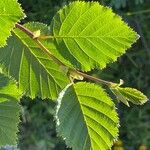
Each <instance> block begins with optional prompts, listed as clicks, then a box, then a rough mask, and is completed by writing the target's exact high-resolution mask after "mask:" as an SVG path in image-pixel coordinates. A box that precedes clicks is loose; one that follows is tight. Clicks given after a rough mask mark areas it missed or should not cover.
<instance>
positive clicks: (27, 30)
mask: <svg viewBox="0 0 150 150" xmlns="http://www.w3.org/2000/svg"><path fill="white" fill-rule="evenodd" d="M15 26H16V28H19V29H20V30H21V31H23V32H24V33H26V34H27V35H28V36H29V37H31V38H33V37H34V34H33V32H32V31H30V30H29V29H27V28H26V27H24V26H22V25H21V24H19V23H16V24H15Z"/></svg>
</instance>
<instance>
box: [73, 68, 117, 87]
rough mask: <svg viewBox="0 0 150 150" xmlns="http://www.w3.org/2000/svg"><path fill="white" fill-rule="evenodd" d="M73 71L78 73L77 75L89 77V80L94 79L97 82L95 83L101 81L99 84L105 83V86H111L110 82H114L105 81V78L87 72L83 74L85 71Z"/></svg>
mask: <svg viewBox="0 0 150 150" xmlns="http://www.w3.org/2000/svg"><path fill="white" fill-rule="evenodd" d="M75 73H76V74H78V75H81V76H83V77H84V78H86V79H89V80H91V81H94V82H97V83H101V84H104V85H107V86H112V84H116V83H113V82H109V81H105V80H102V79H99V78H96V77H93V76H90V75H88V74H85V73H83V72H80V71H77V70H75Z"/></svg>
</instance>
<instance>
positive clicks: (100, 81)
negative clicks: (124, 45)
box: [16, 23, 117, 87]
mask: <svg viewBox="0 0 150 150" xmlns="http://www.w3.org/2000/svg"><path fill="white" fill-rule="evenodd" d="M16 28H18V29H20V30H21V31H23V32H24V33H26V34H27V35H28V36H29V37H30V38H31V39H33V40H34V41H35V42H36V43H37V45H38V46H39V47H40V48H41V49H42V50H43V52H44V53H46V54H47V55H48V56H49V57H50V58H51V59H53V60H54V62H56V63H57V64H58V65H60V66H64V67H67V66H66V65H65V64H64V63H62V62H61V61H60V60H59V59H57V58H56V57H55V56H54V55H53V54H52V53H51V52H50V51H49V50H48V49H47V48H46V47H45V46H44V45H43V44H42V43H41V42H40V41H39V39H38V38H34V34H33V32H32V31H30V30H29V29H27V28H26V27H24V26H22V25H21V24H18V23H17V24H16ZM68 72H69V74H71V73H75V74H77V75H80V76H83V77H84V78H86V79H89V80H91V81H94V82H97V83H101V84H104V85H107V86H109V87H110V86H112V85H117V83H113V82H109V81H105V80H102V79H99V78H96V77H93V76H90V75H88V74H85V73H83V72H80V71H77V70H75V69H71V68H69V70H68Z"/></svg>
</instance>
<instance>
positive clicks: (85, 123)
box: [73, 86, 91, 150]
mask: <svg viewBox="0 0 150 150" xmlns="http://www.w3.org/2000/svg"><path fill="white" fill-rule="evenodd" d="M73 90H74V93H75V96H76V99H77V100H78V101H77V103H78V104H79V107H80V110H81V113H82V117H83V120H84V125H85V126H86V130H87V137H86V138H85V142H84V145H83V150H84V147H85V146H86V141H87V138H88V137H89V129H88V126H87V121H86V118H85V117H84V115H83V114H84V113H83V109H82V106H81V103H80V101H79V99H78V95H77V92H76V90H75V87H74V86H73ZM90 142H91V140H90ZM90 145H91V143H90Z"/></svg>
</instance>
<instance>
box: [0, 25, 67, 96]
mask: <svg viewBox="0 0 150 150" xmlns="http://www.w3.org/2000/svg"><path fill="white" fill-rule="evenodd" d="M25 26H26V27H28V28H29V29H30V30H31V31H37V30H39V29H40V30H41V31H40V32H41V34H44V33H46V32H48V30H47V26H46V25H44V24H40V23H29V24H26V25H25ZM14 32H15V34H14V35H13V37H12V38H10V39H9V41H8V46H7V47H4V48H2V49H0V63H2V64H3V68H5V70H6V72H8V74H9V75H11V76H12V77H14V78H15V79H16V80H17V81H18V84H19V88H20V89H21V90H22V91H24V92H25V94H26V95H27V96H30V97H31V98H35V97H36V96H39V97H41V98H50V99H56V98H57V96H58V93H59V92H60V91H61V90H62V89H63V88H64V87H65V86H66V85H67V84H68V83H69V80H68V78H67V76H66V74H65V73H63V72H62V71H61V67H60V66H59V65H57V64H56V63H55V62H54V61H53V60H52V59H51V58H49V56H48V55H47V54H45V53H44V52H43V50H42V49H41V48H39V46H38V45H37V44H36V43H35V41H34V40H33V39H31V38H30V37H28V36H27V35H26V34H25V33H23V32H22V31H20V30H19V29H15V30H14Z"/></svg>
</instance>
